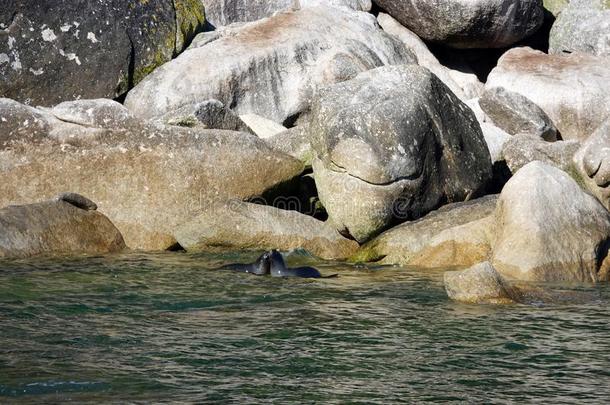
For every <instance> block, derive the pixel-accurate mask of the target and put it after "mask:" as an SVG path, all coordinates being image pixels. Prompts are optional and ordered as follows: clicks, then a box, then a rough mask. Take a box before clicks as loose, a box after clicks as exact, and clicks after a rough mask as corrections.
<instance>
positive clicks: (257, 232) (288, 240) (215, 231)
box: [176, 201, 358, 260]
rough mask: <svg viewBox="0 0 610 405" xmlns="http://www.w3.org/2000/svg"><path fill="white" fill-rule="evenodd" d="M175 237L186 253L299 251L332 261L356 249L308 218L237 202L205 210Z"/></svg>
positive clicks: (350, 242) (323, 225)
mask: <svg viewBox="0 0 610 405" xmlns="http://www.w3.org/2000/svg"><path fill="white" fill-rule="evenodd" d="M176 235H177V240H178V242H179V243H180V245H181V246H182V247H183V248H185V249H186V250H187V251H189V252H194V251H195V252H196V251H201V250H205V251H210V250H214V249H224V250H236V249H239V250H243V249H245V250H269V249H280V250H292V249H298V248H302V249H305V250H307V251H309V252H310V253H312V254H314V255H316V256H318V257H321V258H323V259H328V260H334V259H345V258H347V257H349V256H350V255H352V254H353V253H354V252H355V251H356V249H357V248H358V244H357V243H356V242H354V241H352V240H349V239H345V238H344V237H342V236H341V235H339V233H338V232H337V231H336V230H335V229H334V228H332V227H330V226H328V225H327V224H325V223H324V222H322V221H318V220H317V219H314V218H312V217H310V216H307V215H303V214H300V213H298V212H296V211H286V210H281V209H277V208H274V207H269V206H264V205H257V204H250V203H244V202H241V201H231V202H229V203H226V204H220V205H214V206H211V207H208V208H206V210H205V211H204V212H202V213H201V214H199V215H197V216H195V217H194V218H192V219H190V220H188V221H187V222H185V223H184V224H183V225H182V226H181V227H180V229H179V230H178V231H177V233H176Z"/></svg>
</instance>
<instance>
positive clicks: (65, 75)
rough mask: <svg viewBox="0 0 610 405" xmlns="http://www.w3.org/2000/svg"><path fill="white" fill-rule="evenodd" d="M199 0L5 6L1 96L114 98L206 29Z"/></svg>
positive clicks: (27, 0) (26, 0) (36, 0)
mask: <svg viewBox="0 0 610 405" xmlns="http://www.w3.org/2000/svg"><path fill="white" fill-rule="evenodd" d="M203 22H204V13H203V6H202V5H201V3H200V1H199V0H148V1H124V0H96V1H93V0H56V1H52V2H49V1H40V0H20V1H8V2H7V1H3V2H2V5H1V6H0V95H1V96H2V97H8V98H12V99H15V100H18V101H21V102H23V103H27V104H35V105H46V106H49V105H53V104H56V103H58V102H61V101H67V100H73V99H78V98H97V97H108V98H114V97H117V96H119V95H121V94H123V93H125V92H126V91H127V90H128V89H129V88H130V87H132V86H133V85H135V84H136V83H138V82H139V81H140V80H142V79H143V78H144V77H145V76H146V75H147V74H148V73H150V72H151V71H152V70H153V69H154V68H155V67H157V66H159V65H161V64H163V63H165V62H167V61H169V60H170V59H171V58H172V57H173V56H174V55H176V54H177V53H178V52H180V51H182V49H183V48H184V46H185V45H186V44H187V42H188V41H190V39H191V38H192V37H193V36H194V35H195V33H196V32H197V31H199V30H200V29H201V28H202V27H203Z"/></svg>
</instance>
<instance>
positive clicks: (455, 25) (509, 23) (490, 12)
mask: <svg viewBox="0 0 610 405" xmlns="http://www.w3.org/2000/svg"><path fill="white" fill-rule="evenodd" d="M375 3H377V4H378V5H379V6H381V8H383V9H384V10H386V11H387V12H388V14H390V15H391V16H392V17H394V18H395V19H397V20H398V21H399V22H400V23H401V24H403V25H404V26H405V27H407V28H409V29H410V30H411V31H413V32H414V33H416V34H417V35H418V36H419V37H420V38H422V39H424V40H426V41H431V42H438V43H442V44H444V45H449V46H452V47H456V48H502V47H506V46H509V45H512V44H514V43H515V42H517V41H519V40H521V39H523V38H526V37H528V36H530V35H532V34H533V33H535V32H536V31H537V30H538V28H540V26H541V25H542V21H543V17H544V15H543V8H542V1H541V0H520V1H517V2H515V1H513V0H480V1H472V0H375Z"/></svg>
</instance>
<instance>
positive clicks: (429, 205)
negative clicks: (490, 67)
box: [308, 65, 491, 242]
mask: <svg viewBox="0 0 610 405" xmlns="http://www.w3.org/2000/svg"><path fill="white" fill-rule="evenodd" d="M311 116H312V122H311V124H310V126H309V129H308V131H309V134H310V135H309V136H310V139H311V142H312V147H313V149H314V153H315V156H316V157H315V158H314V161H313V169H314V176H315V179H316V184H317V186H318V191H319V194H320V200H321V201H322V204H323V205H324V206H325V207H326V209H327V211H328V214H329V216H330V220H331V222H332V223H333V224H334V226H336V227H337V229H338V230H340V231H341V232H342V233H344V234H346V235H351V236H352V237H354V238H355V239H356V240H358V241H359V242H364V241H366V240H368V239H370V238H371V237H373V236H375V235H376V234H378V233H380V232H382V231H383V230H385V229H387V228H388V227H389V226H390V225H391V224H392V223H393V222H395V221H400V222H403V221H405V220H408V219H416V218H419V217H421V216H422V215H425V214H426V213H427V212H430V211H431V210H433V209H435V208H437V207H439V206H440V205H442V204H443V203H444V202H447V201H448V202H458V201H463V200H466V199H469V198H473V197H475V196H476V195H477V194H478V193H480V192H481V191H482V190H483V189H484V188H485V186H486V184H487V182H488V181H489V180H490V178H491V159H490V156H489V152H488V149H487V146H486V145H485V140H484V138H483V134H482V133H481V129H480V126H479V124H478V123H477V121H476V118H475V116H474V114H473V113H472V111H471V110H470V109H469V108H468V107H467V106H466V105H465V104H463V103H462V102H461V101H460V100H459V99H458V98H457V97H456V96H455V95H454V94H453V93H451V91H450V90H449V89H448V88H447V87H446V86H445V85H444V84H443V83H442V82H441V81H440V80H439V79H438V78H437V77H436V76H434V75H433V74H432V73H430V71H429V70H428V69H425V68H422V67H420V66H417V65H405V66H388V67H382V68H378V69H375V70H371V71H368V72H364V73H361V74H360V75H358V76H357V77H356V78H355V79H353V80H350V81H347V82H343V83H339V84H336V85H334V86H330V87H328V88H326V89H324V90H323V91H321V92H320V94H319V96H318V97H317V98H316V99H315V100H314V102H313V108H312V113H311Z"/></svg>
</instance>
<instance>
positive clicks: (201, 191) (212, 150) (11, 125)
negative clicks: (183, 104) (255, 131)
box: [0, 99, 303, 250]
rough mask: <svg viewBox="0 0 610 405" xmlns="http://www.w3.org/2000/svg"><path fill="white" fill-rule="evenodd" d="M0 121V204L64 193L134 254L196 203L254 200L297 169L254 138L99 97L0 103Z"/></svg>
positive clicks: (166, 235)
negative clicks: (147, 117)
mask: <svg viewBox="0 0 610 405" xmlns="http://www.w3.org/2000/svg"><path fill="white" fill-rule="evenodd" d="M26 116H37V117H38V118H37V120H38V122H34V121H30V122H29V124H26V123H25V122H24V121H21V118H24V117H26ZM0 117H2V118H4V119H2V118H0V176H1V177H2V179H3V181H2V182H0V206H4V205H9V204H15V203H30V202H34V201H40V200H41V199H44V198H50V197H51V196H53V195H56V194H58V193H59V192H62V191H63V190H66V189H70V190H74V191H76V192H78V193H81V194H85V195H87V196H90V197H91V198H93V199H94V200H95V201H96V202H97V204H98V205H99V208H100V210H101V211H102V212H104V213H105V214H106V215H108V217H109V218H110V219H111V220H112V221H113V223H114V224H115V225H116V226H117V228H118V229H119V230H120V231H121V233H122V234H123V236H124V237H125V242H126V243H127V245H128V246H129V247H131V248H134V249H145V250H161V249H166V248H168V247H171V246H172V245H173V244H175V243H176V240H175V238H174V232H175V230H176V229H177V226H178V225H179V224H182V223H183V222H184V221H185V220H187V219H188V218H190V217H192V216H193V215H194V213H196V212H198V211H199V210H200V209H201V207H205V206H207V205H208V204H212V203H214V202H217V201H223V200H226V199H229V198H237V199H241V198H250V197H255V196H258V195H261V194H262V193H264V192H265V191H266V190H268V189H270V188H272V187H273V186H275V185H276V184H279V183H283V182H285V181H288V180H290V179H292V178H294V177H295V176H297V175H299V174H300V173H301V172H302V171H303V165H302V163H301V162H299V161H297V160H296V159H293V158H291V157H290V156H287V155H284V154H283V153H281V152H277V151H274V150H272V149H270V148H269V147H268V146H267V145H266V144H265V143H264V141H262V140H260V139H259V138H258V137H256V136H254V135H250V134H246V133H241V132H232V131H219V130H205V129H190V128H181V127H173V126H163V125H158V124H152V123H148V122H145V121H142V120H139V119H137V118H135V117H134V116H133V115H131V114H130V113H129V111H128V110H126V109H125V108H124V107H123V106H121V105H120V104H118V103H116V102H113V101H109V100H81V101H74V102H68V103H62V104H61V105H59V106H57V107H55V108H53V109H50V110H48V111H39V110H35V109H32V108H31V107H27V106H25V105H21V104H19V103H16V102H14V101H10V100H5V99H0ZM15 117H17V118H15ZM15 119H18V120H19V121H18V122H15ZM64 120H68V121H64ZM32 127H35V128H37V131H36V132H32V131H30V130H29V128H32ZM41 128H42V129H41ZM24 134H27V136H24Z"/></svg>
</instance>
